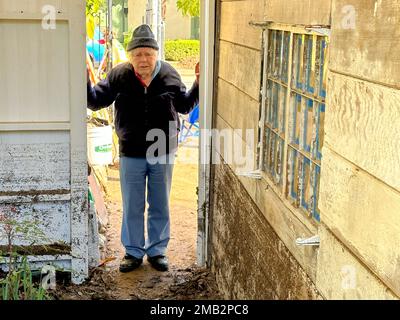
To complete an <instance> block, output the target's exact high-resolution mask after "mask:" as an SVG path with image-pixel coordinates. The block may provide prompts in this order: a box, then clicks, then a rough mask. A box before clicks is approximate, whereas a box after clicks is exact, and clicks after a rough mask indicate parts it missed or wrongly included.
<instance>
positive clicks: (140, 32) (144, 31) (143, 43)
mask: <svg viewBox="0 0 400 320" xmlns="http://www.w3.org/2000/svg"><path fill="white" fill-rule="evenodd" d="M140 47H147V48H153V49H155V50H158V49H159V47H158V43H157V41H156V39H155V37H154V33H153V32H152V31H151V29H150V27H149V26H148V25H147V24H142V25H141V26H139V27H137V28H136V29H135V30H134V31H133V34H132V39H131V41H130V42H129V44H128V47H127V48H126V51H131V50H133V49H136V48H140Z"/></svg>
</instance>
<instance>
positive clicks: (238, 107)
mask: <svg viewBox="0 0 400 320" xmlns="http://www.w3.org/2000/svg"><path fill="white" fill-rule="evenodd" d="M219 5H220V10H221V11H220V14H219V28H218V30H219V32H218V33H217V39H216V40H217V41H216V42H217V52H218V53H217V55H218V56H217V61H218V64H217V75H218V77H217V83H216V88H217V90H216V92H217V94H216V99H215V101H216V105H215V108H216V110H215V116H214V123H215V127H216V128H218V129H226V128H253V129H255V128H258V120H259V108H260V83H261V72H262V70H261V68H262V65H261V62H262V32H261V29H259V28H255V27H251V26H249V22H250V21H273V22H277V23H286V24H302V25H332V36H331V41H330V42H331V43H330V48H331V49H330V50H331V52H330V62H329V81H328V82H329V83H328V97H327V109H326V119H325V131H326V134H325V142H324V148H323V160H322V167H321V183H320V200H319V203H320V204H319V206H320V211H321V223H319V224H316V223H312V222H310V221H309V220H307V219H304V217H303V216H299V215H298V214H296V213H295V212H293V210H291V209H290V208H289V207H288V206H287V205H286V204H285V203H284V202H283V201H281V199H280V197H279V196H278V195H277V194H276V193H275V192H274V191H273V190H272V188H271V187H270V186H269V184H268V181H266V180H265V179H264V178H263V179H261V180H254V179H250V178H246V177H242V176H236V179H237V181H239V182H240V184H241V185H242V187H243V189H240V190H241V192H243V190H245V191H246V192H247V193H248V195H249V197H250V198H249V199H251V201H252V203H254V204H255V205H256V206H257V208H258V209H259V210H260V212H261V214H262V215H263V217H264V218H265V221H266V223H267V224H268V225H269V226H271V227H272V229H268V228H267V229H266V230H273V232H275V233H276V235H277V236H278V237H279V239H280V240H281V241H282V244H284V245H285V247H286V248H287V249H288V251H289V252H290V255H291V256H292V257H294V258H295V261H296V263H298V265H299V266H300V267H301V268H300V269H296V271H295V272H299V273H301V272H302V271H304V272H305V273H306V275H307V276H306V277H303V276H302V278H303V279H310V280H311V282H308V281H306V280H305V283H308V285H309V286H310V287H309V289H311V287H312V284H313V283H314V284H315V285H316V288H317V289H318V291H319V292H320V294H322V296H323V297H324V298H327V299H365V298H370V299H394V298H398V297H399V296H400V282H399V281H398V279H400V262H399V261H400V251H399V250H398V246H399V244H400V182H399V181H400V180H399V177H400V154H399V151H398V150H399V149H400V140H399V139H398V137H399V136H400V117H399V115H400V90H399V89H400V79H399V72H398V71H399V70H400V65H399V63H400V60H399V58H398V52H400V40H399V39H400V36H399V35H400V34H399V33H400V29H399V28H398V26H399V25H400V3H399V1H397V0H390V1H386V2H385V3H384V2H383V1H372V0H346V1H344V0H332V1H331V0H329V1H328V0H327V1H316V0H307V1H278V0H267V1H261V0H240V1H224V0H222V1H220V2H219ZM349 6H350V7H349ZM353 9H354V10H353ZM349 10H350V11H349ZM351 10H353V11H351ZM352 13H354V17H355V24H354V29H348V27H349V24H348V20H346V19H348V18H349V17H350V18H351V14H352ZM217 20H218V19H217ZM346 23H347V24H346ZM350 25H351V24H350ZM242 138H243V136H242ZM243 139H244V138H243ZM247 143H248V141H247ZM248 145H249V143H248ZM253 150H254V152H255V149H254V148H253ZM219 156H221V157H222V159H223V160H226V159H224V154H223V152H221V153H220V154H218V155H216V157H219ZM222 166H224V165H217V166H215V167H214V170H215V172H216V173H217V174H216V175H215V179H216V182H215V185H216V186H218V185H219V186H221V187H222V186H223V183H221V181H220V180H221V179H222V178H223V177H224V176H226V172H227V168H226V167H228V168H229V170H232V172H234V173H237V170H238V168H236V166H235V164H228V165H227V166H226V167H224V168H222ZM218 172H219V173H218ZM223 187H224V188H226V189H228V191H226V192H228V193H229V190H231V189H230V188H232V190H233V189H234V187H233V185H232V187H231V185H230V184H229V188H228V185H224V186H223ZM238 190H239V189H238ZM229 196H230V197H231V201H232V202H235V201H238V199H237V197H240V194H239V193H233V192H232V193H230V194H229ZM213 200H218V197H217V194H216V193H215V194H214V196H213ZM219 201H221V200H219ZM248 201H250V200H248ZM249 205H250V203H249ZM225 207H226V206H225ZM225 207H224V208H225ZM224 208H222V207H221V206H218V203H214V206H213V210H214V212H213V216H214V218H213V219H214V220H215V221H216V224H214V229H213V236H212V239H213V244H212V245H213V250H215V252H217V253H218V254H217V255H216V256H219V257H223V256H224V254H226V255H227V254H228V253H229V249H228V248H227V247H224V246H227V244H228V243H229V242H230V241H231V240H232V241H233V239H227V238H226V239H225V240H226V243H225V244H224V242H223V241H220V240H221V237H223V236H224V235H225V236H226V232H228V231H226V230H225V231H223V230H222V229H221V230H219V229H218V226H220V227H219V228H222V225H221V223H219V224H218V221H219V220H218V219H223V218H226V219H225V220H224V221H225V222H226V223H227V226H226V227H227V228H229V221H231V220H230V219H229V217H230V216H235V215H238V214H239V215H240V213H238V212H235V209H234V208H235V206H233V207H232V206H230V207H229V208H230V209H228V208H225V209H224ZM237 210H238V209H237ZM246 214H248V215H254V213H253V212H251V211H250V212H246ZM253 218H254V217H253V216H252V217H250V218H249V221H251V220H252V219H253ZM244 223H245V222H244ZM231 227H232V228H233V227H234V226H231ZM253 227H254V226H251V228H253ZM261 229H262V228H261V227H260V229H259V230H258V231H259V232H262V230H261ZM243 230H245V226H243ZM263 230H264V229H263ZM219 231H220V233H219ZM264 231H265V230H264ZM221 232H222V233H221ZM315 234H319V235H320V237H321V246H320V248H319V249H315V248H312V247H298V246H296V245H295V241H296V238H299V237H310V236H312V235H315ZM231 236H237V237H240V236H241V234H240V233H235V235H233V233H232V234H231ZM245 236H246V235H243V237H245ZM255 241H257V237H255ZM258 241H261V238H260V239H259V240H258ZM238 243H240V242H238ZM243 243H246V245H247V246H251V245H255V246H258V243H254V244H252V243H248V242H246V241H244V242H243ZM271 252H272V251H270V252H269V254H276V252H275V253H271ZM260 254H263V253H260ZM221 259H222V258H220V261H221ZM217 262H218V261H217ZM238 263H239V262H238ZM213 266H214V268H215V272H216V274H217V275H218V277H217V279H219V281H220V284H221V285H222V286H223V287H224V288H225V289H226V288H228V289H229V286H232V287H231V288H230V289H233V288H234V283H233V282H232V283H229V281H228V280H227V279H231V280H232V279H233V278H232V277H230V276H232V274H231V273H229V272H228V271H226V272H225V271H224V270H223V268H222V267H221V265H218V263H214V264H213ZM219 268H220V269H219ZM349 270H350V271H352V270H353V271H354V276H355V287H354V288H349V287H348V286H346V285H344V283H345V281H346V279H347V278H346V276H347V275H348V272H349ZM231 271H232V270H231ZM292 271H293V270H292ZM237 272H240V271H237ZM350 275H352V274H351V272H350ZM250 277H251V276H250ZM300 278H301V277H300ZM232 281H233V280H232ZM238 286H239V287H240V288H241V289H240V290H245V289H243V287H241V286H240V285H239V284H238ZM240 290H239V291H240ZM243 294H244V293H243V292H241V291H240V292H239V293H238V295H237V297H243ZM292 298H293V297H292Z"/></svg>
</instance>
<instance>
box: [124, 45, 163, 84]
mask: <svg viewBox="0 0 400 320" xmlns="http://www.w3.org/2000/svg"><path fill="white" fill-rule="evenodd" d="M130 60H131V63H132V65H133V68H134V69H135V71H136V72H137V73H138V74H139V75H140V76H141V77H142V78H143V79H146V78H148V77H150V76H151V75H152V74H153V71H154V69H155V68H156V62H157V50H155V49H153V48H136V49H133V50H132V53H131V59H130Z"/></svg>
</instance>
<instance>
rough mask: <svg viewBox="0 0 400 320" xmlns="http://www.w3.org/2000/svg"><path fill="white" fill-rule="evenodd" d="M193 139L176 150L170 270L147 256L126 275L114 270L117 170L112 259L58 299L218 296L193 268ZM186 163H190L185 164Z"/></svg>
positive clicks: (112, 191) (112, 188)
mask: <svg viewBox="0 0 400 320" xmlns="http://www.w3.org/2000/svg"><path fill="white" fill-rule="evenodd" d="M196 143H198V141H197V139H196V138H191V139H189V140H188V141H187V142H186V143H185V145H184V146H183V147H181V148H180V150H179V152H178V156H177V158H176V164H175V168H174V176H173V185H172V193H171V241H170V244H169V249H168V258H169V261H170V270H169V271H168V272H165V273H163V272H158V271H156V270H154V269H153V268H152V267H151V266H150V265H149V263H148V262H147V260H146V259H144V263H143V265H142V266H141V267H140V268H139V269H137V270H135V271H132V272H130V273H127V274H122V273H120V272H119V271H118V266H119V262H120V260H121V258H122V257H123V255H124V253H125V252H124V249H123V247H122V245H121V242H120V229H121V220H122V205H121V190H120V181H119V168H118V167H111V168H110V169H109V171H108V185H107V189H108V194H107V196H106V206H107V209H108V212H109V225H108V227H107V257H108V258H111V259H113V258H114V259H115V260H113V261H110V262H108V263H106V264H105V265H104V266H102V267H100V268H97V269H96V270H93V271H92V275H91V278H90V279H89V281H88V282H87V283H86V284H84V285H83V286H68V287H65V288H62V289H60V290H59V291H58V292H57V293H56V297H57V298H58V299H119V300H127V299H129V300H132V299H133V300H137V299H139V300H142V299H151V300H154V299H166V300H168V299H219V297H218V294H217V291H216V287H215V283H214V280H213V278H212V277H211V275H210V274H209V273H208V272H207V270H204V269H200V268H198V267H197V266H196V240H197V212H196V208H197V194H196V192H197V190H196V189H197V185H198V171H197V163H196V160H197V157H198V148H197V146H196ZM188 162H189V163H188Z"/></svg>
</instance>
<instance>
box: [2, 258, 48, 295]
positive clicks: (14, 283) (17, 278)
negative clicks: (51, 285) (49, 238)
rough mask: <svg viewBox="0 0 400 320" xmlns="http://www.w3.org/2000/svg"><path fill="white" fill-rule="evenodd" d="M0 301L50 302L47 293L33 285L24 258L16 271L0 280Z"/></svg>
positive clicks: (30, 273) (38, 286)
mask: <svg viewBox="0 0 400 320" xmlns="http://www.w3.org/2000/svg"><path fill="white" fill-rule="evenodd" d="M0 300H50V297H49V295H48V294H47V291H46V290H45V289H44V288H43V287H42V286H41V285H40V284H38V285H35V284H34V281H33V279H32V272H31V270H30V268H29V264H28V260H27V258H26V257H22V261H21V262H20V263H19V267H18V269H16V270H13V271H10V272H9V273H8V274H7V276H6V277H5V278H4V279H0Z"/></svg>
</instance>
